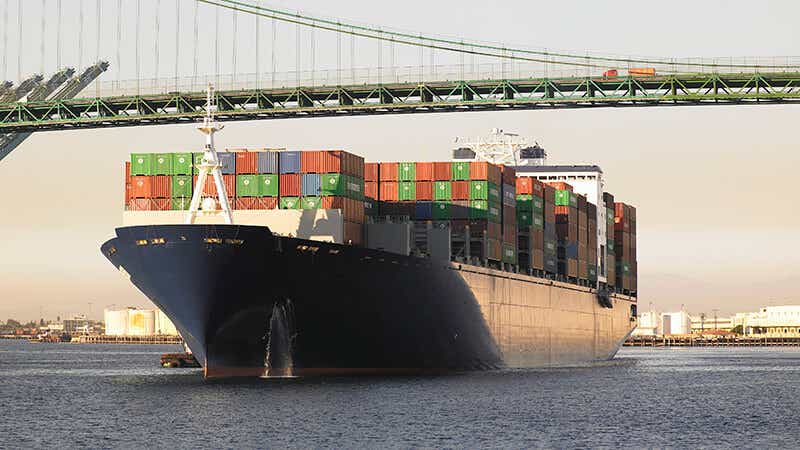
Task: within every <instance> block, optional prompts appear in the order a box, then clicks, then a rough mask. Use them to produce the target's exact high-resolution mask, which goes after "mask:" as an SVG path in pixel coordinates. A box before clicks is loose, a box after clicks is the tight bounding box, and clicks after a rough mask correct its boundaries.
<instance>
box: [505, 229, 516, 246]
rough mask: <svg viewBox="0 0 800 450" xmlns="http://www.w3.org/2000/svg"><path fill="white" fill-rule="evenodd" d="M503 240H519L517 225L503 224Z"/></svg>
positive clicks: (514, 241)
mask: <svg viewBox="0 0 800 450" xmlns="http://www.w3.org/2000/svg"><path fill="white" fill-rule="evenodd" d="M503 242H513V243H516V242H517V225H516V224H505V225H503Z"/></svg>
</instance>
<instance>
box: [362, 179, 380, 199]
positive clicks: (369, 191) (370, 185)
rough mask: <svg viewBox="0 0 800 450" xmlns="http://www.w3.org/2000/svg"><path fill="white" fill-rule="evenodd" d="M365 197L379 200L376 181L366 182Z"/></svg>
mask: <svg viewBox="0 0 800 450" xmlns="http://www.w3.org/2000/svg"><path fill="white" fill-rule="evenodd" d="M364 196H365V197H368V198H371V199H377V198H378V183H377V182H375V181H365V182H364Z"/></svg>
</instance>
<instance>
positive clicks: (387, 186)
mask: <svg viewBox="0 0 800 450" xmlns="http://www.w3.org/2000/svg"><path fill="white" fill-rule="evenodd" d="M395 169H397V166H396V165H395ZM396 174H397V171H396V170H395V175H396ZM381 176H383V163H381ZM378 200H381V201H397V182H396V181H388V182H382V183H381V184H380V196H379V198H378Z"/></svg>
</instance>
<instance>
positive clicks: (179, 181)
mask: <svg viewBox="0 0 800 450" xmlns="http://www.w3.org/2000/svg"><path fill="white" fill-rule="evenodd" d="M191 196H192V176H191V175H175V176H173V177H172V197H174V198H177V197H191Z"/></svg>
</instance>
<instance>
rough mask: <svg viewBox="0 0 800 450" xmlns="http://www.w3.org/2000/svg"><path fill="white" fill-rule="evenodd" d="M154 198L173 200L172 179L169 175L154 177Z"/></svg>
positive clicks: (152, 181)
mask: <svg viewBox="0 0 800 450" xmlns="http://www.w3.org/2000/svg"><path fill="white" fill-rule="evenodd" d="M151 183H152V186H151V189H152V197H153V198H171V197H172V177H171V176H169V175H156V176H154V177H152V180H151Z"/></svg>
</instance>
